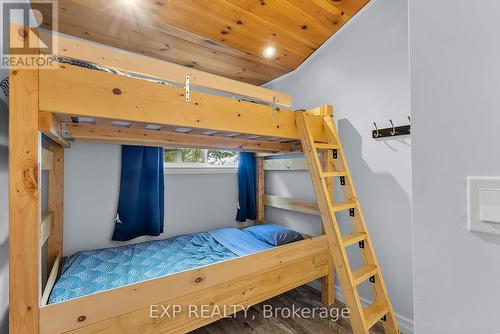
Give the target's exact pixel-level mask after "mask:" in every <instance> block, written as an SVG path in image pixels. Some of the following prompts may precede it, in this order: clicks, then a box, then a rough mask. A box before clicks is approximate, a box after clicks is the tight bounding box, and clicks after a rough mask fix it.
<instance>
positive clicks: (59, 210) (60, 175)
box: [47, 143, 64, 268]
mask: <svg viewBox="0 0 500 334" xmlns="http://www.w3.org/2000/svg"><path fill="white" fill-rule="evenodd" d="M50 149H51V150H52V152H53V153H54V168H52V169H51V170H50V171H49V184H48V208H49V211H50V212H51V213H52V233H51V234H50V237H49V239H48V243H47V268H52V266H53V264H54V261H55V260H56V258H57V256H58V255H59V254H62V253H63V213H64V148H63V147H61V146H59V145H58V144H55V143H53V144H51V145H50Z"/></svg>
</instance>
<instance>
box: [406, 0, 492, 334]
mask: <svg viewBox="0 0 500 334" xmlns="http://www.w3.org/2000/svg"><path fill="white" fill-rule="evenodd" d="M478 4H479V3H478ZM430 9H431V10H430ZM499 17H500V2H499V1H497V0H483V1H480V6H474V5H472V6H471V2H470V1H465V0H458V1H453V2H451V1H442V0H441V1H434V0H411V1H410V55H411V95H412V103H411V108H412V115H413V116H414V124H415V131H414V134H413V180H414V192H413V197H414V208H413V210H414V248H415V249H414V254H415V320H416V330H417V333H426V334H427V333H454V334H460V333H464V334H465V333H475V334H483V333H484V334H486V333H498V332H499V331H500V317H499V311H500V307H499V301H500V288H499V285H498V282H499V277H500V261H499V259H500V238H499V237H494V236H489V235H481V234H475V233H471V232H468V231H466V230H465V225H466V224H467V207H466V205H467V204H466V203H467V200H466V183H465V179H466V176H497V177H498V176H500V155H499V154H498V143H499V142H500V132H499V127H500V110H499V97H500V67H499V59H500V44H499V42H498V31H499V30H500V20H499Z"/></svg>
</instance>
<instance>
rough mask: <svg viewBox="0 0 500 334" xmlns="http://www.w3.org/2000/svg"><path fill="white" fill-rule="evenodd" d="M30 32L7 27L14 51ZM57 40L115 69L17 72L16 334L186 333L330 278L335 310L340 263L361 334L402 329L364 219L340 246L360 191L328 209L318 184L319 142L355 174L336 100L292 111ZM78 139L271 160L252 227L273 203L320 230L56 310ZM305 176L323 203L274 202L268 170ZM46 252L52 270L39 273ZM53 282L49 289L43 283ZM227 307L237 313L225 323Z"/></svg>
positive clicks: (327, 192)
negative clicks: (71, 157) (54, 293)
mask: <svg viewBox="0 0 500 334" xmlns="http://www.w3.org/2000/svg"><path fill="white" fill-rule="evenodd" d="M16 32H17V33H16ZM38 33H41V34H43V32H38ZM28 35H29V34H28V33H27V31H26V30H25V28H24V27H19V26H11V38H14V39H17V41H15V43H13V44H11V45H19V43H24V42H25V41H24V39H25V38H26V37H25V36H28ZM57 38H58V44H59V48H58V49H59V50H58V53H57V54H55V56H58V57H62V58H69V59H74V60H81V61H84V62H88V63H92V64H96V65H98V66H101V67H105V68H108V69H113V70H115V72H116V71H119V74H116V73H107V72H103V71H99V70H95V69H88V68H84V67H79V66H74V65H71V64H68V63H60V64H59V66H58V68H57V69H18V70H11V72H10V100H9V103H10V118H9V149H10V152H9V164H10V175H9V178H10V179H9V196H10V201H9V202H10V208H9V209H10V222H9V231H10V318H9V319H10V330H11V332H12V333H42V334H54V333H183V332H188V331H190V330H194V329H196V328H199V327H201V326H204V325H206V324H208V323H211V322H213V321H216V320H218V319H219V318H220V316H217V315H215V316H213V317H190V316H189V315H190V314H189V310H188V305H209V308H210V309H215V308H221V307H223V306H224V305H226V306H227V305H240V306H245V307H247V306H250V305H254V304H256V303H259V302H262V301H264V300H267V299H269V298H271V297H273V296H276V295H278V294H281V293H283V292H285V291H288V290H290V289H293V288H295V287H298V286H300V285H303V284H306V283H308V282H311V281H314V280H317V279H321V281H322V301H323V303H324V304H326V305H332V304H333V302H334V265H335V270H336V271H337V273H340V274H339V279H340V282H341V285H342V289H343V290H344V297H345V298H346V302H347V304H348V306H349V307H350V309H351V313H352V317H351V323H352V325H353V331H354V333H368V330H369V328H370V327H372V326H373V325H374V324H375V323H376V322H377V321H378V320H380V319H381V317H383V318H386V316H387V323H386V325H384V328H385V329H386V332H387V333H396V328H397V327H396V326H397V325H396V322H395V318H394V314H393V312H392V308H391V305H390V301H389V300H388V299H387V296H386V295H387V293H386V291H385V286H384V284H383V280H382V277H381V273H380V272H379V271H378V269H377V268H378V267H377V262H376V258H375V255H374V251H373V248H372V246H371V241H370V239H369V236H368V234H367V232H366V226H364V220H363V217H362V214H360V215H359V216H357V217H356V218H355V219H353V221H355V224H356V226H357V227H356V229H357V231H358V232H356V230H355V231H354V232H353V233H352V234H350V235H347V236H346V237H345V238H344V237H343V236H341V235H340V232H339V230H338V227H337V226H336V220H335V217H334V212H336V211H338V210H346V209H351V210H354V208H356V209H357V210H359V203H358V201H357V197H356V195H355V192H354V190H352V191H351V192H348V193H347V195H346V196H348V197H349V199H350V200H352V201H353V202H352V203H347V204H342V205H340V206H339V207H338V208H334V207H333V206H332V203H329V202H330V201H331V198H330V197H331V194H332V192H333V182H331V181H328V182H327V181H324V180H322V179H321V178H322V177H324V176H322V175H319V174H318V173H323V172H319V171H320V170H321V166H320V165H319V164H320V160H319V158H318V156H313V153H312V152H316V149H314V148H313V147H312V146H314V145H316V146H318V147H320V148H321V147H322V149H325V150H329V149H331V148H332V147H333V148H336V149H339V154H340V157H341V159H340V160H342V163H343V164H344V166H345V168H346V166H347V165H346V161H345V157H344V155H343V151H342V149H341V146H340V143H339V142H338V138H336V137H335V136H336V130H335V129H334V125H332V124H331V117H332V108H331V106H322V107H318V108H314V109H310V110H307V111H305V110H301V111H299V112H295V111H292V110H288V109H286V108H287V107H290V106H291V98H290V96H288V95H286V94H283V93H279V92H276V91H273V90H269V89H265V88H262V87H257V86H253V85H250V84H245V83H241V82H238V81H234V80H231V79H227V78H223V77H219V76H216V75H212V74H208V73H203V72H200V71H197V70H194V69H191V68H185V67H182V66H178V65H174V64H171V63H167V62H164V61H160V60H156V59H152V58H148V57H145V56H142V55H137V54H131V53H126V52H124V51H120V50H116V49H111V48H108V47H105V46H101V45H97V44H94V43H89V42H85V41H82V40H77V39H72V38H68V37H65V36H60V35H58V37H57ZM44 56H46V57H49V56H54V55H44ZM134 76H135V77H134ZM137 76H141V77H140V78H138V77H137ZM145 78H146V79H145ZM151 79H158V80H165V81H168V83H169V84H165V83H164V82H162V83H159V82H157V81H154V80H151ZM194 87H195V89H193V88H194ZM207 90H208V92H207ZM214 91H215V92H216V93H217V94H213V93H214ZM234 95H236V96H237V97H238V98H235V97H234ZM42 134H44V135H46V136H47V137H48V138H50V140H51V144H50V146H49V147H48V148H47V149H43V148H42ZM332 138H333V139H332ZM72 140H84V141H95V142H101V143H117V144H135V145H146V146H165V147H199V148H226V149H227V148H229V149H235V150H245V151H253V152H260V153H263V155H260V156H259V157H258V159H257V183H258V184H257V193H258V196H257V207H258V216H257V221H256V223H257V224H260V223H263V222H264V220H265V217H264V208H265V206H272V207H277V208H281V209H286V210H294V211H299V212H303V213H309V214H319V215H321V217H322V222H323V224H322V227H323V229H322V231H323V234H322V235H319V236H315V237H308V238H306V240H303V241H299V242H295V243H292V244H289V245H285V246H280V247H277V248H274V249H272V250H269V251H264V252H260V253H256V254H252V255H248V256H244V257H241V258H236V259H233V260H228V261H223V262H219V263H215V264H212V265H208V266H204V267H200V268H196V269H192V270H188V271H184V272H179V273H176V274H172V275H169V276H165V277H160V278H157V279H153V280H148V281H144V282H140V283H137V284H132V285H127V286H123V287H120V288H116V289H112V290H107V291H103V292H99V293H95V294H92V295H87V296H83V297H80V298H75V299H71V300H67V301H64V302H60V303H55V304H48V305H47V300H48V298H49V295H50V292H51V290H52V288H53V285H54V283H55V282H56V280H57V278H58V274H59V269H60V264H61V256H62V252H63V225H64V224H63V205H64V203H63V202H64V195H63V191H64V148H67V147H70V144H71V141H72ZM311 145H312V146H311ZM302 146H304V147H305V149H304V154H305V157H306V159H305V160H304V159H292V160H290V159H283V160H279V161H276V160H265V158H264V155H265V154H269V153H276V152H282V153H290V152H301V151H302V150H303V149H302ZM328 152H330V153H331V150H330V151H325V153H326V154H323V159H322V162H321V164H323V166H324V168H325V169H324V170H325V171H326V173H324V175H326V176H334V177H337V176H341V177H342V178H344V182H347V183H348V184H349V185H350V184H351V178H350V175H349V174H348V173H345V172H341V173H339V172H335V171H333V169H332V168H333V163H332V161H331V159H332V155H331V154H328ZM334 153H336V151H335V152H334ZM315 154H316V153H315ZM312 167H314V170H313V169H312ZM306 169H309V170H310V171H311V175H312V177H313V185H314V187H315V191H316V194H317V197H318V194H319V195H322V196H319V197H318V202H316V201H314V202H311V201H303V200H297V199H292V198H285V197H279V196H275V195H267V194H265V191H264V189H265V187H264V183H265V171H266V170H306ZM42 170H48V179H49V181H48V213H46V214H44V215H42V209H41V173H42ZM322 187H323V188H322ZM353 212H354V211H353ZM358 242H367V244H363V247H361V244H360V248H363V250H362V253H363V256H364V257H365V259H367V261H368V262H369V263H372V264H370V265H368V266H366V267H365V268H361V269H359V270H357V271H356V272H351V271H350V269H349V268H350V267H349V264H348V262H346V261H347V255H346V253H345V251H344V248H343V247H346V246H348V245H352V244H356V243H358ZM44 245H47V247H46V249H47V254H46V258H47V261H46V262H47V263H46V264H47V268H46V271H47V273H48V275H47V277H45V278H42V272H43V270H42V257H43V256H42V249H44V247H43V246H44ZM364 245H367V247H366V248H365V246H364ZM334 258H335V259H336V260H335V261H333V259H334ZM337 259H339V261H337ZM348 269H349V271H347V270H348ZM367 270H368V271H367ZM375 277H377V283H376V284H373V286H374V287H373V290H372V291H373V293H374V295H375V297H377V300H382V302H376V303H374V304H373V305H372V306H370V307H369V308H367V309H366V310H363V308H362V306H361V303H360V299H359V296H358V294H357V292H356V285H357V284H359V283H360V282H362V281H363V280H367V279H368V278H370V280H372V278H373V282H375ZM44 279H46V282H47V283H46V285H45V288H44V289H42V281H43V280H44ZM151 305H165V306H167V305H181V306H183V307H182V309H181V312H180V313H179V314H177V315H176V316H175V317H162V318H160V319H155V318H152V317H151V313H150V312H151V309H150V306H151ZM239 309H241V307H240V308H239ZM239 309H238V308H235V309H233V311H232V312H236V311H238V310H239ZM232 312H231V311H230V310H229V312H228V313H226V315H230V314H231V313H232ZM363 312H364V316H363ZM191 315H192V314H191ZM387 324H388V325H387Z"/></svg>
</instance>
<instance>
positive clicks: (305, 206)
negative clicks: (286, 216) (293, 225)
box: [264, 195, 320, 215]
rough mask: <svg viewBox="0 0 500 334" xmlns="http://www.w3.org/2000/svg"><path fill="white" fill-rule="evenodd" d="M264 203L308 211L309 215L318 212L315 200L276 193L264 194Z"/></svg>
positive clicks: (298, 210) (276, 206) (317, 213)
mask: <svg viewBox="0 0 500 334" xmlns="http://www.w3.org/2000/svg"><path fill="white" fill-rule="evenodd" d="M264 204H265V205H266V206H271V207H273V208H279V209H284V210H290V211H297V212H302V213H308V214H311V215H319V214H320V212H319V209H318V203H317V202H316V201H306V200H300V199H296V198H290V197H282V196H276V195H264Z"/></svg>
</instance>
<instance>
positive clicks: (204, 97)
mask: <svg viewBox="0 0 500 334" xmlns="http://www.w3.org/2000/svg"><path fill="white" fill-rule="evenodd" d="M40 110H42V111H49V112H54V113H58V114H63V115H70V116H86V117H94V118H99V117H100V118H108V119H114V120H124V121H131V122H142V123H146V124H159V125H173V126H179V127H188V128H201V129H212V130H217V131H228V132H236V133H245V134H247V133H248V134H253V135H258V136H269V137H278V138H287V139H288V138H289V139H298V133H297V128H296V126H295V112H292V111H290V110H285V109H281V110H280V111H278V112H275V111H274V110H273V108H272V107H271V106H266V105H261V104H257V103H251V102H246V101H241V100H236V99H232V98H228V97H224V96H217V95H212V94H207V93H201V92H192V93H191V98H190V102H186V101H185V98H184V90H183V89H182V88H179V87H174V86H168V85H163V84H159V83H154V82H149V81H145V80H138V79H134V78H128V77H123V76H119V75H114V74H109V73H104V72H99V71H93V70H89V69H85V68H81V67H76V66H71V65H67V64H65V65H61V66H60V68H59V69H57V70H50V71H41V72H40ZM309 117H310V123H311V129H312V132H313V133H314V135H315V137H317V139H318V140H322V139H324V129H323V123H322V121H323V120H322V119H321V117H317V116H309Z"/></svg>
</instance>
